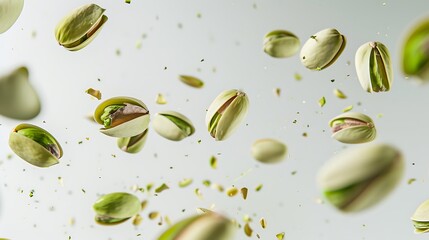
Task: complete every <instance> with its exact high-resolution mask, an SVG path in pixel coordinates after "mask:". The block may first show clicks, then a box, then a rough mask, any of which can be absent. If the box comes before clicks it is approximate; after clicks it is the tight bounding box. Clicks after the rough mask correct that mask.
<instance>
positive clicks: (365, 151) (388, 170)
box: [318, 144, 404, 212]
mask: <svg viewBox="0 0 429 240" xmlns="http://www.w3.org/2000/svg"><path fill="white" fill-rule="evenodd" d="M403 172H404V160H403V157H402V154H401V153H400V151H399V150H398V149H396V148H395V147H393V146H391V145H387V144H373V145H365V146H364V147H358V148H353V149H347V150H345V151H343V152H341V153H339V154H337V155H336V156H334V157H333V158H332V159H331V160H329V161H328V162H327V163H326V164H325V165H324V166H323V167H322V169H321V170H320V172H319V176H318V183H319V186H320V188H321V189H322V191H323V193H324V195H325V197H326V199H327V200H328V201H329V202H330V203H331V204H332V205H334V206H335V207H336V208H338V209H339V210H341V211H345V212H358V211H361V210H364V209H366V208H369V207H371V206H373V205H376V204H377V203H378V202H380V201H381V200H382V199H383V198H385V197H386V196H387V195H388V194H389V193H390V192H391V191H392V190H393V189H394V188H395V187H396V185H397V184H398V183H399V181H400V180H401V178H402V175H403Z"/></svg>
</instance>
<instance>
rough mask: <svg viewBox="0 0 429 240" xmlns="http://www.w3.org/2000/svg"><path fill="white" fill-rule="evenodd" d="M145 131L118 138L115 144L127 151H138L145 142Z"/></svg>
mask: <svg viewBox="0 0 429 240" xmlns="http://www.w3.org/2000/svg"><path fill="white" fill-rule="evenodd" d="M147 131H148V129H146V130H145V131H144V132H142V133H141V134H138V135H136V136H133V137H126V138H118V141H117V144H118V147H119V148H120V149H121V150H122V151H124V152H127V153H138V152H140V151H141V150H142V148H143V147H144V144H145V143H146V139H147V135H148V134H147Z"/></svg>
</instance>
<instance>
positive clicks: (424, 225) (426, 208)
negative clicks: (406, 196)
mask: <svg viewBox="0 0 429 240" xmlns="http://www.w3.org/2000/svg"><path fill="white" fill-rule="evenodd" d="M411 220H412V221H413V225H414V228H415V229H414V232H415V233H426V232H429V200H426V201H424V202H423V203H422V204H420V205H419V207H418V208H417V209H416V211H415V212H414V214H413V216H412V217H411Z"/></svg>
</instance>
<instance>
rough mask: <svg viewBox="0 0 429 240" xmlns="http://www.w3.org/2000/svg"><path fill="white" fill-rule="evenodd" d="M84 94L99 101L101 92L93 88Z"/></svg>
mask: <svg viewBox="0 0 429 240" xmlns="http://www.w3.org/2000/svg"><path fill="white" fill-rule="evenodd" d="M85 92H86V93H87V94H89V95H91V96H93V97H95V98H97V99H98V100H100V99H101V92H100V90H96V89H93V88H88V89H87V90H86V91H85Z"/></svg>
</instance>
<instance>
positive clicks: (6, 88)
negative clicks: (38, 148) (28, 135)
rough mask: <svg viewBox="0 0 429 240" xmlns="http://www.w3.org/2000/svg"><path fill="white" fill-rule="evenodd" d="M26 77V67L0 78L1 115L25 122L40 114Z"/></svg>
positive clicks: (36, 98)
mask: <svg viewBox="0 0 429 240" xmlns="http://www.w3.org/2000/svg"><path fill="white" fill-rule="evenodd" d="M0 1H1V0H0ZM28 75H29V74H28V69H27V68H26V67H19V68H17V69H16V70H15V71H13V72H12V73H11V74H9V75H7V76H3V77H0V114H1V115H4V116H6V117H10V118H15V119H21V120H27V119H31V118H34V117H36V116H37V115H38V114H39V113H40V108H41V107H40V100H39V97H38V95H37V93H36V91H35V90H34V88H33V87H32V86H31V85H30V83H29V82H28Z"/></svg>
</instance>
